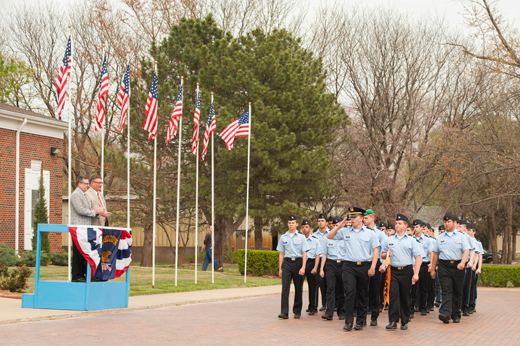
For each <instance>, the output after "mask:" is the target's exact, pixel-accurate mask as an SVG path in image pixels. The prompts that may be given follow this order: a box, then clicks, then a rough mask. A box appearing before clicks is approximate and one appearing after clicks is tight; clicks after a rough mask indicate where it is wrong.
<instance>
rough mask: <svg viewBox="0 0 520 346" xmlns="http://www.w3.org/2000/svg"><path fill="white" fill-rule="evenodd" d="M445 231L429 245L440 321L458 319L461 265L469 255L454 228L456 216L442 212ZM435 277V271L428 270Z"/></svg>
mask: <svg viewBox="0 0 520 346" xmlns="http://www.w3.org/2000/svg"><path fill="white" fill-rule="evenodd" d="M443 219H444V228H446V232H444V233H442V234H441V235H439V237H438V238H437V241H436V242H435V243H434V244H433V258H432V263H431V265H432V266H431V267H432V268H435V266H436V264H437V259H438V260H439V283H440V285H441V295H442V300H441V306H440V308H439V319H440V320H441V321H442V322H444V323H446V324H447V323H450V318H451V319H453V323H459V322H460V308H461V303H462V282H463V281H464V266H465V264H466V260H467V259H468V256H469V251H470V249H471V246H470V245H469V242H468V240H467V239H466V237H465V236H464V235H462V234H460V233H459V232H454V230H455V220H457V219H458V218H457V216H456V215H454V214H452V213H450V212H448V213H446V214H445V215H444V218H443ZM431 277H432V279H435V271H434V270H432V271H431Z"/></svg>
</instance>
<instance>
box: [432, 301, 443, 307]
mask: <svg viewBox="0 0 520 346" xmlns="http://www.w3.org/2000/svg"><path fill="white" fill-rule="evenodd" d="M433 305H435V306H436V307H439V306H441V303H440V302H435V304H433Z"/></svg>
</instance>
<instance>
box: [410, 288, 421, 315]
mask: <svg viewBox="0 0 520 346" xmlns="http://www.w3.org/2000/svg"><path fill="white" fill-rule="evenodd" d="M418 287H419V285H417V284H415V285H412V288H411V291H410V313H412V314H413V313H414V312H415V308H416V307H418V304H417V288H418Z"/></svg>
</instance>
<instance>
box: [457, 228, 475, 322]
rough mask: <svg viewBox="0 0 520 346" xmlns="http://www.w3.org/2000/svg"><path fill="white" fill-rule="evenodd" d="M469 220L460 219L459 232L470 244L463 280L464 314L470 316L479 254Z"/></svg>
mask: <svg viewBox="0 0 520 346" xmlns="http://www.w3.org/2000/svg"><path fill="white" fill-rule="evenodd" d="M467 225H468V222H467V221H464V220H460V221H459V232H461V234H463V235H464V236H465V237H466V239H468V242H469V245H470V247H471V248H470V253H469V257H470V258H469V259H468V262H467V263H466V269H465V270H464V281H462V307H461V309H462V316H469V296H470V290H471V277H472V276H473V273H474V271H475V269H476V262H477V260H478V258H477V256H478V253H477V251H476V250H477V248H476V246H477V242H476V241H475V238H473V237H471V236H470V235H469V234H468V228H467Z"/></svg>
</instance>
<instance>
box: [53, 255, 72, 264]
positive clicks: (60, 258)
mask: <svg viewBox="0 0 520 346" xmlns="http://www.w3.org/2000/svg"><path fill="white" fill-rule="evenodd" d="M68 257H69V256H68V254H67V252H63V253H58V252H51V262H52V264H54V265H55V266H66V265H67V264H68ZM70 262H71V263H72V254H70Z"/></svg>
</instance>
